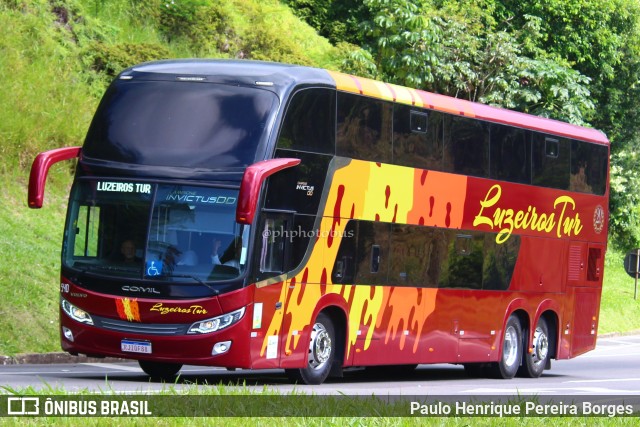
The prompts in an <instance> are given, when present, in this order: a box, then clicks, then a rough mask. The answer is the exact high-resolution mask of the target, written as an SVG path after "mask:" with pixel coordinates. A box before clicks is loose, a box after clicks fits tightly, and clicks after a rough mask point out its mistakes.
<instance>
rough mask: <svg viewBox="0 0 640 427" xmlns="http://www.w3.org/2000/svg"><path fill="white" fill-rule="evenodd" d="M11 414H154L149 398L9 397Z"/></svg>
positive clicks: (9, 411) (8, 409) (8, 405)
mask: <svg viewBox="0 0 640 427" xmlns="http://www.w3.org/2000/svg"><path fill="white" fill-rule="evenodd" d="M7 415H9V416H20V415H24V416H34V415H35V416H47V415H51V416H61V415H64V416H74V415H80V416H84V415H103V416H122V415H137V416H140V415H153V414H152V412H151V411H150V410H149V402H148V401H147V400H130V399H128V400H108V399H101V400H97V399H83V398H79V399H69V398H68V397H60V398H51V397H46V398H45V397H8V398H7Z"/></svg>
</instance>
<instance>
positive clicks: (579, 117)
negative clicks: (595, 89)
mask: <svg viewBox="0 0 640 427" xmlns="http://www.w3.org/2000/svg"><path fill="white" fill-rule="evenodd" d="M435 3H436V2H434V3H432V2H429V1H427V0H422V1H418V2H416V1H407V0H364V4H365V5H366V6H367V8H368V9H369V13H370V15H371V17H372V19H371V20H369V21H365V22H363V24H362V26H361V28H362V31H363V37H362V40H363V41H364V42H366V41H367V40H370V41H371V42H369V43H365V44H364V49H365V50H366V52H368V53H369V54H365V53H363V52H362V51H355V52H352V53H351V55H350V57H349V61H347V62H345V64H344V66H345V69H346V70H347V71H352V70H354V69H355V70H358V69H360V70H367V74H368V75H370V76H372V77H376V78H379V79H382V80H386V81H389V82H393V83H398V84H402V85H406V86H411V87H417V88H422V89H426V90H430V91H433V92H438V93H444V94H448V95H451V96H455V97H459V98H465V99H469V100H472V101H480V102H485V103H489V104H493V105H499V106H504V107H508V108H513V109H517V110H520V111H526V112H530V113H533V114H537V115H541V116H546V117H553V118H556V119H562V120H566V121H570V122H572V123H579V124H583V123H585V122H586V121H587V119H588V118H589V117H590V115H591V114H592V112H593V108H594V105H593V102H592V101H591V98H590V92H589V89H588V84H589V79H588V78H587V77H585V76H584V75H582V74H580V73H579V72H578V71H576V70H573V69H572V68H571V67H570V66H569V64H568V63H566V62H562V61H559V60H554V59H552V58H548V57H539V58H536V57H529V56H527V55H525V54H524V51H523V48H522V47H521V43H520V38H521V34H520V33H528V34H532V35H530V36H529V37H530V38H531V39H532V40H535V38H536V37H537V38H542V37H543V36H542V34H540V26H539V21H538V20H536V19H535V18H533V17H531V18H530V19H529V20H528V21H527V22H526V24H525V25H524V26H523V28H521V29H520V30H519V32H515V33H512V32H508V31H505V30H499V31H496V30H495V27H496V25H497V24H496V22H495V21H494V19H493V15H492V12H493V7H491V5H492V2H490V1H487V2H485V3H475V2H448V3H444V2H438V3H439V4H435Z"/></svg>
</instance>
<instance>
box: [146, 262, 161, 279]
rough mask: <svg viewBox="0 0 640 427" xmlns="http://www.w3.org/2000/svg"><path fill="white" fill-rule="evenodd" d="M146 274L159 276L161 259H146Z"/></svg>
mask: <svg viewBox="0 0 640 427" xmlns="http://www.w3.org/2000/svg"><path fill="white" fill-rule="evenodd" d="M146 268H147V276H159V275H161V274H162V261H147V265H146Z"/></svg>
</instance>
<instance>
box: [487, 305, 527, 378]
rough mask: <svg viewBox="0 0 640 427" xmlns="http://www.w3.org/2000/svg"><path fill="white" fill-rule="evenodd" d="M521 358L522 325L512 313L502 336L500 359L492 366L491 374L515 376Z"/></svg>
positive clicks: (504, 376)
mask: <svg viewBox="0 0 640 427" xmlns="http://www.w3.org/2000/svg"><path fill="white" fill-rule="evenodd" d="M521 360H522V327H521V326H520V320H518V318H517V317H516V316H514V315H513V314H512V315H511V316H509V319H508V320H507V324H506V325H505V327H504V333H503V336H502V352H501V354H500V361H499V362H498V363H496V364H494V365H493V366H492V371H493V372H492V373H493V376H494V377H496V378H503V379H510V378H513V377H515V375H516V373H517V372H518V368H519V367H520V361H521Z"/></svg>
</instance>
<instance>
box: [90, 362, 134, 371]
mask: <svg viewBox="0 0 640 427" xmlns="http://www.w3.org/2000/svg"><path fill="white" fill-rule="evenodd" d="M82 365H85V366H94V367H96V368H108V369H115V370H116V371H127V372H138V373H142V369H140V368H139V367H138V366H125V365H118V364H115V363H82Z"/></svg>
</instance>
